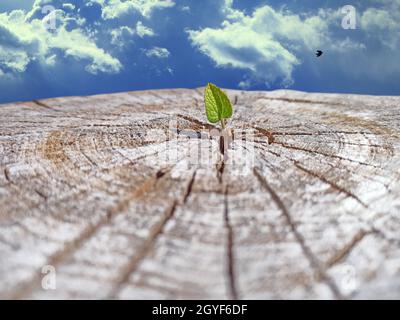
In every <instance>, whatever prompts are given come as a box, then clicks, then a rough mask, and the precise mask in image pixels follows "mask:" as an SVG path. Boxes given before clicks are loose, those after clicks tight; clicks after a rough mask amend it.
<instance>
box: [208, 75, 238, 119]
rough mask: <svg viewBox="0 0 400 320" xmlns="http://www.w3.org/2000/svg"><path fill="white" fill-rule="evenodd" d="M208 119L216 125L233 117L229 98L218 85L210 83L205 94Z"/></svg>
mask: <svg viewBox="0 0 400 320" xmlns="http://www.w3.org/2000/svg"><path fill="white" fill-rule="evenodd" d="M204 102H205V105H206V114H207V119H208V121H210V122H211V123H216V122H218V121H221V120H222V119H227V118H230V117H232V112H233V111H232V105H231V102H230V101H229V98H228V97H227V95H226V94H225V92H223V91H222V90H221V89H220V88H218V87H217V86H216V85H214V84H212V83H209V84H208V85H207V87H206V89H205V92H204Z"/></svg>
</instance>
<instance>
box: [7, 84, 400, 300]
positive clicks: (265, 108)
mask: <svg viewBox="0 0 400 320" xmlns="http://www.w3.org/2000/svg"><path fill="white" fill-rule="evenodd" d="M228 94H229V96H230V98H231V99H232V101H234V109H235V113H234V117H233V119H232V121H231V122H230V127H231V128H232V129H234V140H233V142H232V143H231V145H230V147H229V149H228V150H227V151H226V152H225V155H224V156H223V155H222V154H221V153H220V148H219V141H218V138H217V137H215V136H213V134H214V135H215V133H216V132H215V130H214V133H213V134H211V136H212V137H210V136H208V134H209V130H210V129H211V130H212V129H213V126H211V125H209V124H207V123H206V119H205V116H204V110H203V97H202V89H198V90H161V91H146V92H131V93H121V94H112V95H99V96H93V97H68V98H57V99H49V100H43V101H33V102H24V103H14V104H6V105H2V106H0V118H1V120H0V121H1V122H0V297H1V298H6V299H12V298H34V299H39V298H150V299H153V298H160V299H164V298H187V299H191V298H199V299H205V298H211V299H214V298H218V299H225V298H239V299H247V298H254V299H260V298H271V299H282V298H307V299H309V298H326V299H341V298H365V297H366V298H400V232H399V229H400V217H399V213H400V184H399V175H400V153H399V144H400V139H399V134H400V114H399V111H398V110H399V105H400V97H373V96H356V95H333V94H307V93H302V92H294V91H274V92H244V91H228ZM171 121H172V122H171ZM174 122H175V123H176V125H177V129H178V130H176V128H175V129H174V126H173V124H174ZM154 130H158V131H154ZM160 130H161V131H160ZM243 130H244V131H246V132H247V133H250V134H248V135H247V136H246V139H245V138H244V137H240V131H243ZM201 132H203V133H205V135H204V137H203V138H204V139H199V135H200V133H201ZM199 154H200V155H201V156H200V157H199ZM167 155H168V156H167ZM199 159H200V160H201V161H195V160H199ZM45 265H51V266H53V267H54V268H55V270H56V279H57V282H56V285H57V288H56V290H44V289H43V288H42V286H41V281H42V278H43V276H44V274H42V273H41V271H42V267H43V266H45Z"/></svg>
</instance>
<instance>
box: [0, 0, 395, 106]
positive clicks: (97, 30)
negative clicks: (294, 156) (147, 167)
mask: <svg viewBox="0 0 400 320" xmlns="http://www.w3.org/2000/svg"><path fill="white" fill-rule="evenodd" d="M348 4H351V5H352V6H353V7H354V8H355V9H356V16H355V17H356V19H355V23H356V25H355V27H356V28H355V29H354V30H353V29H343V28H342V20H343V18H344V17H345V13H342V12H341V8H342V7H343V6H344V5H348ZM48 5H51V6H53V7H54V8H55V9H56V11H55V12H53V13H51V14H50V15H49V12H44V11H43V9H44V8H45V6H48ZM52 17H55V18H56V20H55V28H48V26H49V23H47V24H46V21H47V22H48V21H50V20H49V19H51V18H52ZM43 21H44V22H43ZM46 26H47V27H46ZM317 49H321V50H323V51H324V54H323V56H322V57H320V58H316V57H315V56H314V52H315V50H317ZM399 52H400V0H362V1H361V0H358V1H357V0H353V1H348V0H346V1H340V0H312V1H311V0H309V1H295V0H294V1H278V0H269V1H247V0H202V1H198V0H67V1H60V0H24V1H16V0H1V3H0V102H8V101H20V100H31V99H40V98H46V97H54V96H66V95H87V94H96V93H106V92H119V91H127V90H141V89H153V88H173V87H185V88H193V87H199V86H204V85H205V84H206V83H207V82H214V83H216V84H217V85H219V86H221V87H225V88H241V89H247V90H273V89H281V88H288V89H295V90H305V91H312V92H339V93H361V94H377V95H400V85H399V80H400V63H399V60H400V59H399Z"/></svg>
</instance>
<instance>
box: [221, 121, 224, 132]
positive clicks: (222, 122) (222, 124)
mask: <svg viewBox="0 0 400 320" xmlns="http://www.w3.org/2000/svg"><path fill="white" fill-rule="evenodd" d="M221 127H222V130H224V129H225V119H224V118H222V119H221Z"/></svg>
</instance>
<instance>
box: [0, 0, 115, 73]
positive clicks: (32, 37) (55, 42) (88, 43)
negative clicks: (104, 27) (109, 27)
mask: <svg viewBox="0 0 400 320" xmlns="http://www.w3.org/2000/svg"><path fill="white" fill-rule="evenodd" d="M38 3H40V1H36V3H35V6H34V7H33V9H32V10H31V11H30V12H28V13H26V12H25V11H22V10H14V11H11V12H10V13H1V14H0V38H4V39H6V41H2V42H1V43H0V67H1V68H2V69H3V71H4V70H5V69H8V70H10V71H13V72H24V71H25V70H26V68H27V66H28V65H29V64H30V63H33V62H37V63H40V64H42V65H48V66H52V65H54V64H55V63H56V61H57V59H56V57H57V58H59V59H62V58H63V57H71V58H73V59H75V60H83V61H84V62H85V63H86V67H85V69H86V70H87V71H88V72H91V73H94V74H95V73H98V72H108V73H116V72H119V71H120V70H121V69H122V65H121V63H120V62H119V60H118V59H116V58H114V57H112V56H111V55H110V54H109V53H107V52H105V50H103V49H101V48H99V47H98V46H97V44H96V43H95V41H94V40H93V39H92V38H91V37H90V36H88V35H87V34H86V33H85V31H84V30H83V29H80V28H74V29H72V30H67V28H66V26H67V24H68V23H70V22H71V20H74V18H71V17H69V16H67V15H66V13H65V12H64V11H62V10H57V11H56V15H57V29H56V30H46V28H45V26H44V24H43V22H42V20H41V19H40V18H39V17H38V16H37V15H38V12H41V10H39V9H40V7H38V6H37V4H38ZM79 24H80V23H79V22H77V23H76V25H77V26H79Z"/></svg>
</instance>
